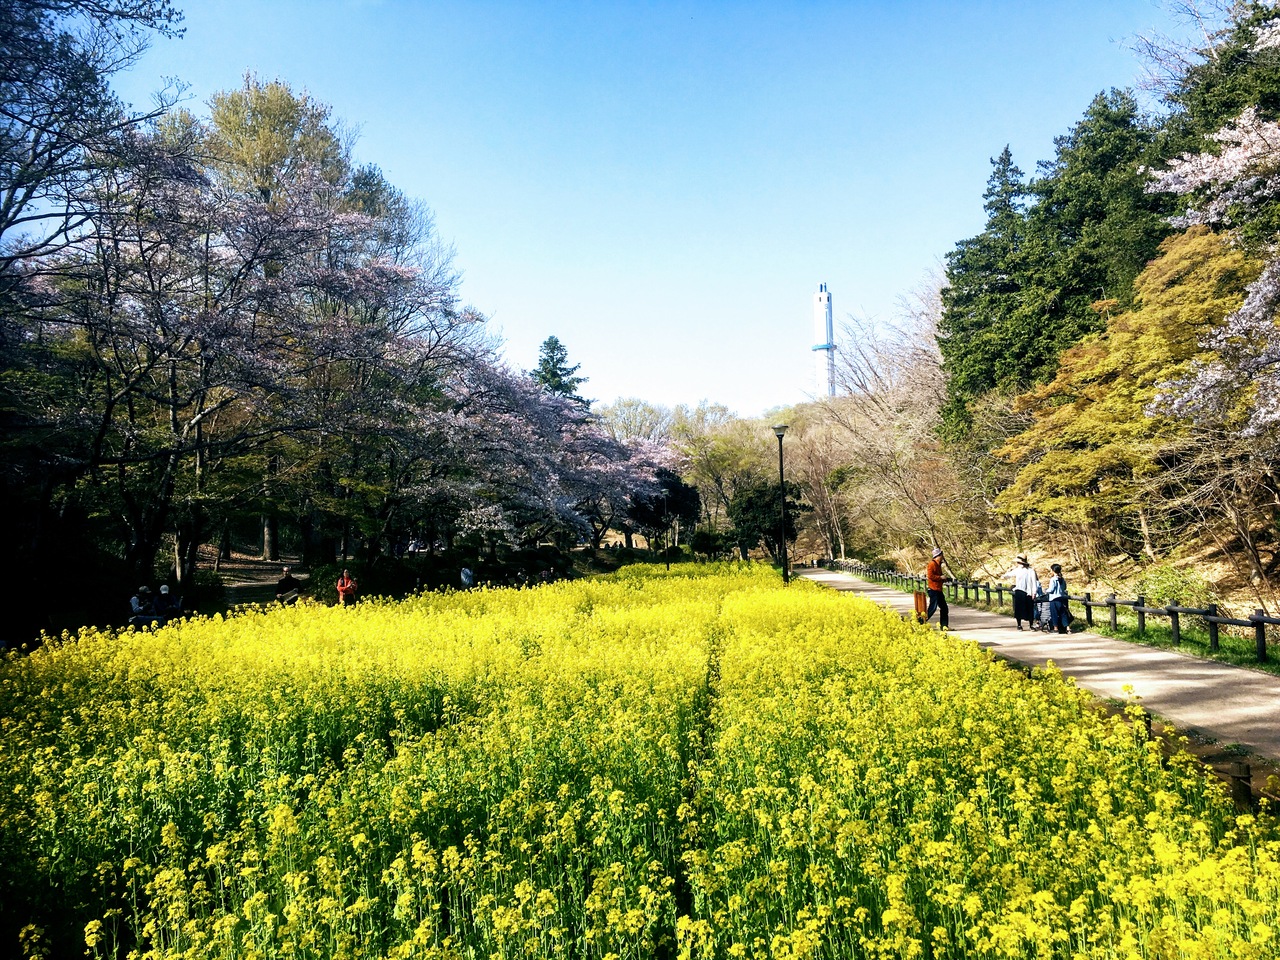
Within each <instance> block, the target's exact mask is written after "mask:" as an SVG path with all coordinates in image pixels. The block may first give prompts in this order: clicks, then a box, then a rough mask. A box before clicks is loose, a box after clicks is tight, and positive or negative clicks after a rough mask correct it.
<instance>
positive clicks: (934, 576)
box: [924, 547, 948, 630]
mask: <svg viewBox="0 0 1280 960" xmlns="http://www.w3.org/2000/svg"><path fill="white" fill-rule="evenodd" d="M945 562H946V561H945V560H944V559H943V556H942V548H941V547H934V548H933V559H932V560H930V561H929V565H928V566H927V567H925V568H924V582H925V586H926V587H928V590H929V612H928V613H926V614H925V615H924V618H925V620H926V621H929V620H932V619H933V611H934V610H937V611H938V626H939V627H941V628H942V629H943V630H946V629H947V615H948V610H947V597H946V594H944V593H943V592H942V585H943V584H944V583H946V582H947V581H946V577H944V576H943V575H942V565H943V564H944V563H945Z"/></svg>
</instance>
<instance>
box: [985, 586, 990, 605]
mask: <svg viewBox="0 0 1280 960" xmlns="http://www.w3.org/2000/svg"><path fill="white" fill-rule="evenodd" d="M984 586H985V587H986V588H987V606H988V607H989V606H991V584H989V583H987V584H984Z"/></svg>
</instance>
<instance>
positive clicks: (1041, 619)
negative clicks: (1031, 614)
mask: <svg viewBox="0 0 1280 960" xmlns="http://www.w3.org/2000/svg"><path fill="white" fill-rule="evenodd" d="M1052 603H1053V601H1052V600H1050V599H1049V596H1048V594H1046V593H1045V592H1044V591H1043V590H1042V591H1040V592H1039V593H1037V594H1036V600H1035V619H1033V620H1032V621H1031V629H1032V630H1043V631H1045V633H1049V632H1050V631H1052V630H1053V618H1052V617H1051V616H1050V614H1049V606H1050V604H1052Z"/></svg>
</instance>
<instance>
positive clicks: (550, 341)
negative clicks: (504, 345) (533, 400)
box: [533, 336, 591, 407]
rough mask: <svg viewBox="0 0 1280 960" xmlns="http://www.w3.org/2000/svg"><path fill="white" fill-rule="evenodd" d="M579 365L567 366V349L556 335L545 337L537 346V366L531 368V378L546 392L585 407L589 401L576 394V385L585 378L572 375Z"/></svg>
mask: <svg viewBox="0 0 1280 960" xmlns="http://www.w3.org/2000/svg"><path fill="white" fill-rule="evenodd" d="M580 366H582V364H574V365H573V366H572V367H571V366H569V351H568V350H566V349H565V347H564V344H562V343H561V342H560V340H559V338H557V337H554V336H553V337H547V339H546V340H544V341H542V346H541V347H539V348H538V366H537V367H536V368H535V369H534V370H533V379H534V380H535V381H536V382H537V383H539V384H541V386H542V388H543V389H544V390H546V391H547V392H548V393H553V394H555V395H556V396H558V397H564V398H565V399H566V400H572V401H573V402H574V403H580V404H582V405H583V406H584V407H587V406H590V405H591V401H590V400H585V399H583V398H582V397H580V396H578V387H579V386H581V385H582V384H584V383H586V382H587V378H586V377H576V376H574V374H576V373H577V372H578V368H579V367H580Z"/></svg>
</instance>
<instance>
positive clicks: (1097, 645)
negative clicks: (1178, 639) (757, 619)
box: [797, 570, 1280, 760]
mask: <svg viewBox="0 0 1280 960" xmlns="http://www.w3.org/2000/svg"><path fill="white" fill-rule="evenodd" d="M797 573H798V574H799V575H800V576H803V577H806V578H807V579H809V580H813V581H815V582H817V583H820V584H822V585H823V586H827V587H832V588H834V589H836V590H847V591H850V592H853V593H857V594H860V595H862V596H865V597H868V598H870V599H871V600H874V601H875V602H876V603H878V604H880V605H881V606H883V607H888V608H890V609H892V610H896V611H898V612H899V613H902V614H907V615H909V614H912V613H914V611H915V606H914V602H913V600H912V597H911V594H909V593H903V592H901V591H900V590H895V589H893V588H892V587H886V586H882V585H881V584H877V583H869V582H868V581H865V580H860V579H858V578H857V577H854V576H852V575H850V574H847V573H837V572H835V571H831V570H804V571H797ZM934 622H935V623H936V622H937V615H936V614H935V615H934ZM950 630H951V632H952V633H954V634H955V635H956V636H959V637H963V638H965V639H966V640H976V641H977V642H978V643H979V644H980V645H981V646H983V647H985V648H987V649H989V650H992V651H993V652H995V653H997V654H999V655H1000V656H1001V657H1005V658H1007V659H1009V660H1015V661H1017V662H1018V663H1022V664H1029V665H1031V666H1034V667H1039V666H1044V665H1045V664H1046V663H1047V662H1048V661H1050V660H1052V661H1053V662H1054V663H1055V664H1056V665H1057V666H1058V669H1060V670H1061V671H1062V672H1063V673H1064V674H1066V675H1067V676H1069V677H1074V678H1075V679H1076V683H1077V684H1078V685H1079V686H1080V687H1081V688H1082V689H1085V690H1088V691H1089V692H1091V693H1093V694H1095V695H1097V696H1099V697H1104V698H1112V699H1116V700H1124V699H1126V698H1127V696H1128V695H1127V694H1126V693H1125V690H1124V688H1125V687H1126V686H1130V687H1132V688H1133V693H1134V694H1135V695H1137V696H1139V697H1141V698H1142V705H1143V706H1144V707H1145V708H1146V709H1147V710H1148V711H1150V712H1151V713H1152V714H1154V715H1155V716H1156V717H1158V718H1161V719H1164V720H1167V721H1169V722H1171V723H1172V724H1173V725H1174V726H1175V727H1177V728H1178V729H1180V730H1184V731H1187V732H1188V733H1193V734H1196V735H1199V736H1202V737H1210V738H1214V739H1217V740H1220V741H1222V742H1223V743H1225V744H1239V745H1240V746H1241V747H1244V748H1247V749H1248V750H1249V751H1251V752H1252V753H1256V754H1258V755H1259V756H1261V757H1267V758H1270V759H1273V760H1276V759H1280V676H1275V675H1274V674H1269V673H1262V672H1261V671H1257V670H1249V669H1247V668H1244V667H1237V666H1232V665H1231V664H1226V663H1218V662H1216V661H1212V660H1202V659H1200V658H1199V657H1192V656H1187V655H1184V654H1181V653H1175V652H1173V651H1171V650H1159V649H1156V648H1155V647H1144V646H1141V645H1140V644H1135V643H1126V642H1124V641H1123V640H1114V639H1112V638H1111V637H1103V636H1099V635H1098V634H1096V633H1082V632H1081V633H1070V634H1066V635H1060V634H1051V633H1038V632H1034V631H1030V630H1023V631H1019V630H1018V629H1017V628H1016V626H1015V625H1014V621H1013V618H1012V617H1008V616H1002V615H1000V614H995V613H988V612H987V611H985V610H975V609H973V608H972V607H962V606H960V605H959V604H951V616H950Z"/></svg>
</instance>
